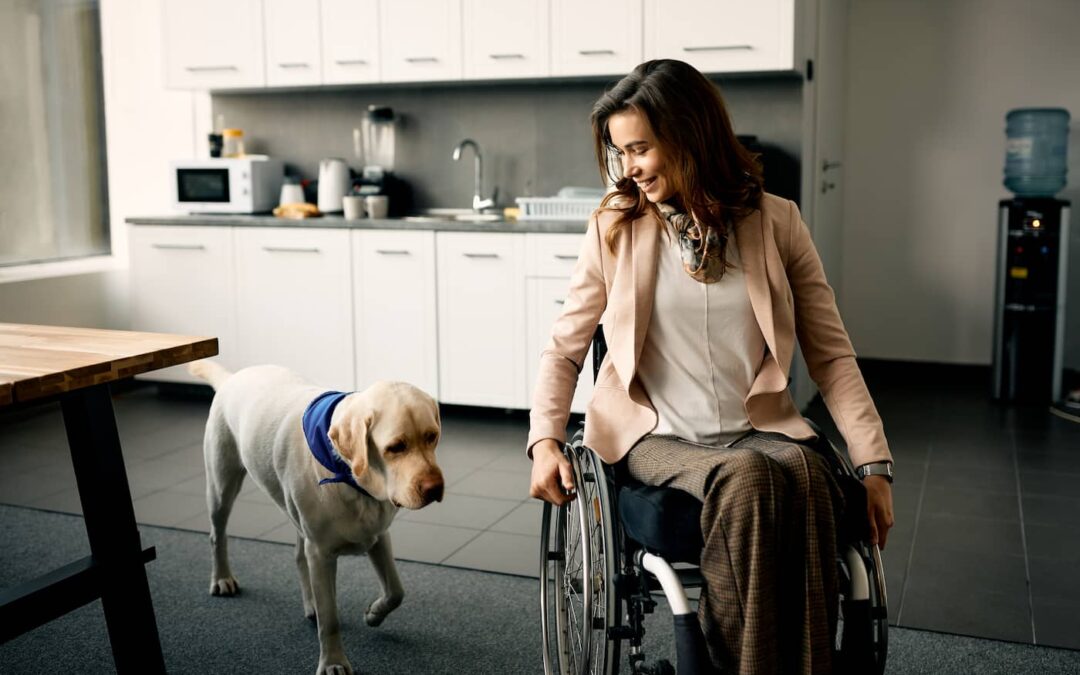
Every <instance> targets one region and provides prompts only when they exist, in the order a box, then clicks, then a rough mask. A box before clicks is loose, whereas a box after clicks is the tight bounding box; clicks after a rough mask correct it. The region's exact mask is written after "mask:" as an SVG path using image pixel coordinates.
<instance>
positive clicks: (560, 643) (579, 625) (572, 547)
mask: <svg viewBox="0 0 1080 675" xmlns="http://www.w3.org/2000/svg"><path fill="white" fill-rule="evenodd" d="M566 454H567V457H568V459H569V460H570V464H571V466H572V467H573V471H574V482H575V484H576V485H577V488H578V489H577V497H576V498H575V499H574V500H573V501H571V502H568V503H567V504H565V505H563V506H561V507H558V508H554V507H552V505H551V504H548V503H545V504H544V516H543V518H544V520H543V523H542V526H541V535H540V537H541V556H542V559H541V564H540V604H541V607H540V609H541V621H540V624H541V631H542V637H543V649H544V672H545V673H546V675H554V674H556V673H557V674H558V675H614V674H615V673H617V672H618V660H619V641H618V640H617V639H609V636H608V627H610V626H614V625H615V624H616V623H617V622H618V617H619V602H618V595H617V593H616V589H615V583H614V579H615V568H616V564H617V560H616V552H615V546H614V530H613V524H614V521H613V518H612V507H613V504H612V502H611V499H610V495H609V494H608V487H607V481H606V479H605V477H604V472H603V468H602V467H601V465H600V460H599V459H597V458H596V456H595V455H593V453H592V452H591V451H590V450H588V449H587V448H585V447H584V446H582V445H581V443H580V440H579V439H578V438H575V440H574V442H573V443H572V444H571V445H568V446H567V447H566ZM553 652H554V653H553Z"/></svg>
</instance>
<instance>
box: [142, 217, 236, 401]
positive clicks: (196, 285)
mask: <svg viewBox="0 0 1080 675" xmlns="http://www.w3.org/2000/svg"><path fill="white" fill-rule="evenodd" d="M128 232H129V235H128V242H129V244H128V255H129V256H130V261H131V268H130V269H131V274H130V284H131V328H132V330H137V331H147V332H151V333H175V334H179V335H196V336H209V337H216V338H217V339H218V356H217V357H216V359H217V360H218V361H219V362H220V363H222V365H224V366H225V367H227V368H236V367H238V365H239V363H238V354H239V353H240V350H239V348H238V345H237V343H236V291H235V287H234V281H233V276H234V275H233V273H234V268H233V240H232V234H233V233H232V228H229V227H186V226H183V227H182V226H165V225H163V226H157V225H153V226H150V225H132V226H130V228H129V230H128ZM143 377H145V378H146V379H150V380H161V381H168V382H200V383H201V382H202V380H199V379H198V378H196V377H194V376H192V375H189V374H188V372H187V370H186V366H175V367H172V368H165V369H164V370H155V371H154V372H152V373H147V374H146V375H145V376H143Z"/></svg>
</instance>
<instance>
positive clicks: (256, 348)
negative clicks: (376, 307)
mask: <svg viewBox="0 0 1080 675" xmlns="http://www.w3.org/2000/svg"><path fill="white" fill-rule="evenodd" d="M236 263H237V264H236V290H237V303H236V306H237V317H238V322H237V323H238V332H239V335H240V361H241V362H242V365H256V364H263V363H272V364H276V365H280V366H285V367H287V368H290V369H292V370H295V371H297V372H298V373H299V374H300V375H302V376H303V377H305V378H307V379H308V380H310V381H311V382H312V383H313V384H318V385H322V386H325V387H328V388H333V389H337V390H340V391H352V390H353V389H354V388H355V386H356V383H355V373H356V367H355V364H354V356H353V355H354V351H353V320H352V314H353V306H352V269H351V255H350V248H349V231H348V230H345V229H340V230H338V229H308V228H300V227H295V228H293V227H290V228H285V227H238V228H236Z"/></svg>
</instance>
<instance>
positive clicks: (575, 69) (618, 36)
mask: <svg viewBox="0 0 1080 675" xmlns="http://www.w3.org/2000/svg"><path fill="white" fill-rule="evenodd" d="M641 3H642V0H551V74H552V75H624V74H626V73H629V72H630V71H631V70H633V69H634V66H636V65H638V64H639V63H641V61H642V58H641V55H642V34H641V26H642V4H641ZM601 26H602V27H603V29H600V28H599V27H601Z"/></svg>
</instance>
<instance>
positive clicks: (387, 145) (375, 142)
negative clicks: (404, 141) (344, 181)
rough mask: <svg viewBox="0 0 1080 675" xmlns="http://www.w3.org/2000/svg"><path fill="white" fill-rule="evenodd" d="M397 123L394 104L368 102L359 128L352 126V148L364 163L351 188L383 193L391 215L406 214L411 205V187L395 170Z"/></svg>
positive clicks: (359, 191) (365, 194)
mask: <svg viewBox="0 0 1080 675" xmlns="http://www.w3.org/2000/svg"><path fill="white" fill-rule="evenodd" d="M396 126H397V118H396V117H395V115H394V110H393V108H389V107H386V106H378V105H369V106H368V109H367V113H366V114H365V116H364V118H363V119H362V120H361V121H360V128H358V129H353V151H354V153H355V154H356V156H357V157H358V158H360V159H361V160H362V161H361V164H362V165H363V169H362V170H361V172H360V175H359V176H358V177H357V178H356V179H354V180H353V192H354V193H356V194H360V195H363V196H368V195H386V196H387V197H388V198H389V201H390V211H389V215H390V216H391V217H399V216H403V215H406V214H407V213H409V211H410V210H411V209H412V190H411V189H410V188H409V185H408V183H406V182H405V181H403V180H401V178H399V177H398V176H397V175H395V174H394V135H395V127H396Z"/></svg>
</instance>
